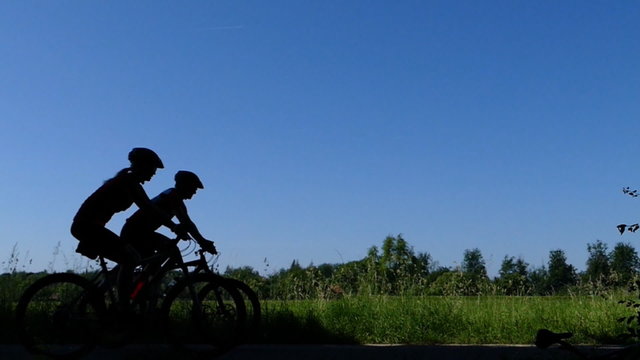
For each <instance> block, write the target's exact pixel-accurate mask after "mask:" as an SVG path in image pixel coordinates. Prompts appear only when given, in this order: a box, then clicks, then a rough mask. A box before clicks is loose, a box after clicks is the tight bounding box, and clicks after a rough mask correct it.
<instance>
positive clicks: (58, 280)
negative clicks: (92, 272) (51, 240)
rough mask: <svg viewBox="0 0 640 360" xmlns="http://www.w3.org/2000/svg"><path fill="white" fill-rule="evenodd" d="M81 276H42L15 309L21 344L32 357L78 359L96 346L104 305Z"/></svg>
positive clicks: (26, 292)
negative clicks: (37, 355)
mask: <svg viewBox="0 0 640 360" xmlns="http://www.w3.org/2000/svg"><path fill="white" fill-rule="evenodd" d="M98 295H99V293H98V291H97V289H96V288H95V287H94V286H93V285H92V284H91V282H90V281H89V280H87V279H85V278H83V277H81V276H80V275H76V274H70V273H63V274H51V275H48V276H45V277H43V278H41V279H39V280H37V281H36V282H35V283H33V284H32V285H31V286H29V287H28V288H27V289H26V290H25V292H24V293H23V294H22V296H21V297H20V300H19V301H18V304H17V306H16V322H17V325H18V331H19V335H20V339H21V341H22V344H23V345H24V346H25V347H26V348H27V350H29V351H30V352H32V353H34V354H43V355H47V356H49V357H53V358H70V357H77V356H81V355H83V354H86V353H87V352H89V351H91V350H92V349H93V347H94V346H95V345H96V341H95V340H96V337H95V335H96V334H97V333H98V331H99V328H100V326H101V325H100V323H101V322H100V319H101V314H103V312H102V311H103V309H104V306H103V303H101V301H100V297H99V296H98Z"/></svg>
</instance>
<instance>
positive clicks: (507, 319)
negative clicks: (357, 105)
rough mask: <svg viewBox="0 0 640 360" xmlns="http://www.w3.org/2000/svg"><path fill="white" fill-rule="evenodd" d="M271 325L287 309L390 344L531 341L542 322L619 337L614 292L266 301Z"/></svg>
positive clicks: (594, 340) (595, 340)
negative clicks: (605, 295)
mask: <svg viewBox="0 0 640 360" xmlns="http://www.w3.org/2000/svg"><path fill="white" fill-rule="evenodd" d="M266 308H267V311H265V313H266V319H265V326H266V328H267V331H268V329H269V326H270V322H271V321H272V319H273V318H276V319H277V318H278V314H282V313H286V312H289V313H290V314H293V315H294V318H296V319H306V320H305V321H308V322H314V323H318V324H319V325H320V326H321V327H322V328H323V329H324V330H325V332H326V334H331V335H332V336H334V337H337V338H338V339H351V340H352V341H353V342H355V343H365V344H366V343H377V344H380V343H384V344H531V343H532V342H533V337H534V336H535V333H536V331H537V330H538V329H540V328H548V329H551V330H554V331H572V332H574V334H575V337H574V339H573V341H575V342H577V343H584V344H601V343H621V342H624V340H622V339H621V338H619V337H618V336H619V335H620V334H622V333H624V332H625V327H624V325H623V324H621V323H619V322H617V321H616V319H617V318H619V317H622V316H625V315H628V313H629V310H628V309H625V308H624V307H623V306H618V305H616V304H615V299H612V298H603V297H597V296H565V297H560V296H552V297H515V296H497V297H493V296H479V297H454V296H447V297H429V296H421V297H410V296H401V297H390V296H361V297H347V298H344V299H341V300H333V301H326V300H301V301H286V302H284V301H281V302H275V301H273V302H267V304H266Z"/></svg>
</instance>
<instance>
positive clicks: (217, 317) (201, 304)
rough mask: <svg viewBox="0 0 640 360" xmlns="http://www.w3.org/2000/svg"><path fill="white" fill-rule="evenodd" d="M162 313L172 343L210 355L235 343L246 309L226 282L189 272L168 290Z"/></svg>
mask: <svg viewBox="0 0 640 360" xmlns="http://www.w3.org/2000/svg"><path fill="white" fill-rule="evenodd" d="M162 316H163V319H164V324H165V331H166V333H167V335H168V336H169V339H168V340H169V341H170V342H171V343H173V344H175V345H179V346H180V347H182V348H185V349H187V350H189V351H191V352H193V353H195V354H203V355H206V356H209V355H211V354H219V353H222V352H224V351H226V350H228V349H230V348H231V347H233V346H235V345H237V344H238V342H239V341H240V339H241V338H242V334H243V331H244V322H245V320H246V309H245V305H244V300H243V299H242V296H241V295H240V293H239V292H238V290H237V289H236V288H235V287H233V286H231V285H230V284H229V283H228V282H226V281H220V279H219V278H217V277H215V276H213V275H212V274H191V275H189V278H187V279H183V280H182V281H180V282H178V283H177V284H176V285H175V286H173V287H172V288H171V289H170V290H169V292H168V293H167V296H166V298H165V300H164V302H163V304H162Z"/></svg>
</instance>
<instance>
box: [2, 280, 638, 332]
mask: <svg viewBox="0 0 640 360" xmlns="http://www.w3.org/2000/svg"><path fill="white" fill-rule="evenodd" d="M5 280H7V279H5ZM9 285H10V284H9V283H7V282H6V281H5V282H4V284H3V286H1V287H0V290H1V292H0V323H2V324H3V326H2V327H0V329H1V330H0V342H3V343H15V342H17V339H16V337H15V330H14V327H15V325H14V320H13V308H14V306H15V302H16V300H17V297H18V296H19V294H20V293H21V292H22V289H23V288H24V284H13V286H9ZM636 296H637V295H636ZM627 298H633V295H631V294H623V293H618V294H615V295H608V296H534V297H518V296H479V297H462V296H445V297H436V296H434V297H430V296H428V297H426V296H425V297H413V296H400V297H392V296H362V297H349V296H347V297H345V298H343V299H339V300H300V301H264V302H263V325H262V328H261V329H260V331H259V332H258V333H257V334H256V336H255V337H254V338H253V339H252V340H251V341H254V342H262V343H298V344H299V343H351V344H373V343H376V344H530V343H532V342H533V337H534V336H535V333H536V331H537V330H538V329H540V328H548V329H550V330H553V331H563V332H564V331H571V332H573V333H574V334H575V336H574V338H573V339H572V342H575V343H583V344H606V343H617V344H621V343H625V340H624V339H622V338H621V337H620V335H622V334H625V333H626V326H625V324H622V323H619V322H618V321H616V319H618V318H621V317H625V316H629V315H632V311H631V310H629V309H628V308H626V307H624V306H623V305H619V304H618V303H617V302H618V300H622V299H627Z"/></svg>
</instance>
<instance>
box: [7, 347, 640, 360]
mask: <svg viewBox="0 0 640 360" xmlns="http://www.w3.org/2000/svg"><path fill="white" fill-rule="evenodd" d="M615 349H619V347H598V348H593V347H584V348H582V350H584V351H586V352H587V353H589V354H603V353H607V352H611V351H613V350H615ZM636 355H637V354H636ZM34 358H35V359H37V358H38V357H34V356H33V355H31V354H29V353H27V352H26V351H25V350H24V349H23V348H22V347H21V346H19V345H0V359H2V360H5V359H6V360H14V359H15V360H23V359H24V360H27V359H29V360H30V359H34ZM40 358H41V357H40ZM83 359H87V360H106V359H123V360H128V359H131V360H134V359H135V360H145V359H149V360H151V359H153V360H160V359H193V356H190V355H188V354H185V353H181V352H177V351H176V350H173V349H171V348H170V347H169V346H165V345H129V346H125V347H121V348H115V349H109V348H100V347H99V348H97V349H95V350H94V351H93V352H91V353H90V354H89V355H87V356H85V357H84V358H83ZM212 359H217V360H294V359H295V360H300V359H304V360H383V359H384V360H416V359H425V360H426V359H437V360H454V359H455V360H457V359H464V360H555V359H579V358H578V357H576V356H573V355H572V354H570V353H567V352H566V351H563V350H560V349H558V348H552V349H547V350H540V349H536V348H535V347H533V346H504V345H445V346H404V345H243V346H239V347H237V348H235V349H233V350H231V351H229V352H228V353H226V354H224V355H222V356H219V357H212Z"/></svg>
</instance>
